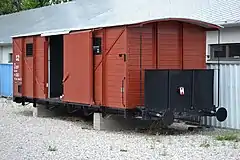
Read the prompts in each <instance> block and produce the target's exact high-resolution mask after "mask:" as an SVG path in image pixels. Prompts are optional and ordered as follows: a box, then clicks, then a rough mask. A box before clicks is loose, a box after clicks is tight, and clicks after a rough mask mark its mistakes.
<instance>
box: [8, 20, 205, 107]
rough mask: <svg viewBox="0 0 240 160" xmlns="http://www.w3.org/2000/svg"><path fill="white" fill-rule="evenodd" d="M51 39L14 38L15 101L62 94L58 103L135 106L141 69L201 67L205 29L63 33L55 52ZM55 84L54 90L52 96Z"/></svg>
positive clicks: (158, 26)
mask: <svg viewBox="0 0 240 160" xmlns="http://www.w3.org/2000/svg"><path fill="white" fill-rule="evenodd" d="M51 39H52V37H51V36H49V37H41V36H40V35H36V36H29V37H18V38H14V39H13V53H14V59H13V60H14V72H16V73H18V74H15V76H14V78H13V79H14V97H15V100H16V99H17V98H21V97H23V98H24V99H25V100H30V99H35V100H45V101H47V100H49V99H50V98H59V97H60V96H61V97H62V99H61V101H63V102H71V103H76V104H85V105H96V106H106V107H111V108H116V109H117V108H118V109H134V108H136V106H140V105H141V106H142V105H144V70H145V69H205V68H206V64H205V56H206V54H205V52H206V29H205V28H203V27H200V26H198V25H194V24H189V23H185V22H179V21H166V22H153V23H147V24H144V25H130V26H120V27H111V28H104V29H95V30H86V31H76V32H70V33H69V34H65V35H62V44H63V45H58V46H59V47H62V48H58V49H56V52H57V53H53V51H52V50H51V47H53V45H52V44H51V43H50V40H51ZM58 44H60V43H58ZM55 47H56V45H55ZM51 54H56V56H52V57H51V56H49V55H51ZM57 55H58V56H57ZM61 56H62V57H61ZM49 57H50V58H49ZM59 57H60V58H59ZM57 58H58V60H56V59H57ZM54 63H55V64H54ZM53 66H55V68H56V69H55V70H54V69H53V68H51V67H53ZM57 69H59V70H57ZM49 72H50V73H49ZM51 72H54V74H55V75H54V74H53V73H51ZM56 77H58V78H57V79H56ZM54 78H55V79H54ZM55 82H56V84H55V85H56V86H55V89H53V90H55V91H56V93H57V94H55V95H56V96H51V95H52V91H51V87H53V85H54V83H55ZM57 86H59V88H61V87H62V89H60V90H58V91H57Z"/></svg>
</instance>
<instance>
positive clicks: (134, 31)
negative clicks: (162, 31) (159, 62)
mask: <svg viewBox="0 0 240 160" xmlns="http://www.w3.org/2000/svg"><path fill="white" fill-rule="evenodd" d="M153 29H154V28H153V25H152V24H150V25H144V26H143V27H129V28H128V58H127V76H128V84H127V85H128V92H127V107H128V108H134V107H136V106H137V105H142V104H143V103H144V69H152V68H153V66H154V64H155V61H154V58H153V50H154V49H153V44H154V43H153V40H154V39H153ZM141 34H142V44H141V46H142V49H141V50H142V51H141V55H142V56H141V57H142V58H141V59H142V60H141V61H142V64H141V65H142V83H141V84H142V85H141V86H142V91H141V95H142V96H141V95H140V42H141V40H140V35H141ZM141 97H142V99H140V98H141Z"/></svg>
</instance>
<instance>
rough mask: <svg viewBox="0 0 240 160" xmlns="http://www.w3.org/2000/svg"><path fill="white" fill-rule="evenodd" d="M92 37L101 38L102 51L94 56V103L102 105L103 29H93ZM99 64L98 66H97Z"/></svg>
mask: <svg viewBox="0 0 240 160" xmlns="http://www.w3.org/2000/svg"><path fill="white" fill-rule="evenodd" d="M93 37H98V38H101V39H102V43H101V48H102V53H101V54H99V55H95V56H94V101H95V104H96V105H99V106H101V105H103V94H102V93H103V72H102V71H103V70H102V68H103V63H102V60H103V59H102V58H103V54H104V51H105V47H104V46H105V43H104V31H103V30H97V31H94V33H93ZM98 65H99V66H98Z"/></svg>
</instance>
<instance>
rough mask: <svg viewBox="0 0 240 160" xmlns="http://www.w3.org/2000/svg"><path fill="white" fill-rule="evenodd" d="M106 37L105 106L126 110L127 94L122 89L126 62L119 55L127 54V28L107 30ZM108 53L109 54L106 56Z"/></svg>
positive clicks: (104, 64)
mask: <svg viewBox="0 0 240 160" xmlns="http://www.w3.org/2000/svg"><path fill="white" fill-rule="evenodd" d="M104 37H105V40H104V41H105V43H106V46H105V47H106V48H105V53H104V57H105V58H104V61H103V66H104V67H103V76H104V77H103V79H104V83H103V95H102V96H103V101H104V106H109V107H114V108H115V107H116V108H124V107H125V94H123V93H122V92H121V88H122V80H123V79H124V77H126V64H125V63H126V62H124V59H123V57H119V54H125V53H126V30H125V27H114V28H107V29H106V30H105V35H104ZM115 42H116V43H115ZM107 51H109V52H108V54H107V55H106V52H107ZM95 81H98V79H95ZM124 83H125V85H124V86H126V81H124ZM125 90H126V89H125Z"/></svg>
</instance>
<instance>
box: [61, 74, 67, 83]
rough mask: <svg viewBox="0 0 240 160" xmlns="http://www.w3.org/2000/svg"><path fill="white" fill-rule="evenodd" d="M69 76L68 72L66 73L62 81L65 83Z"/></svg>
mask: <svg viewBox="0 0 240 160" xmlns="http://www.w3.org/2000/svg"><path fill="white" fill-rule="evenodd" d="M68 78H69V73H68V74H67V76H66V77H65V78H64V79H63V82H62V83H65V82H66V81H67V80H68Z"/></svg>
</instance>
